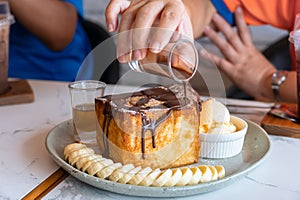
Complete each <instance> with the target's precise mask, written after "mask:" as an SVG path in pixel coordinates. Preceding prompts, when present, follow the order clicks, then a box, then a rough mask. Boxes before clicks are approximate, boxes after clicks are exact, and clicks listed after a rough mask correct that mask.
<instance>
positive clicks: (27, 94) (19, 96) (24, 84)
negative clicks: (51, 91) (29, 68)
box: [0, 80, 34, 106]
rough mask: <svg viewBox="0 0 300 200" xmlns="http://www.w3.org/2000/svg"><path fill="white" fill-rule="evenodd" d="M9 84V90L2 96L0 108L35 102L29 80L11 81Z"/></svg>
mask: <svg viewBox="0 0 300 200" xmlns="http://www.w3.org/2000/svg"><path fill="white" fill-rule="evenodd" d="M8 84H9V90H8V91H7V92H6V93H4V94H1V95H0V106H3V105H12V104H21V103H30V102H33V101H34V94H33V91H32V89H31V86H30V85H29V83H28V81H27V80H14V81H9V82H8Z"/></svg>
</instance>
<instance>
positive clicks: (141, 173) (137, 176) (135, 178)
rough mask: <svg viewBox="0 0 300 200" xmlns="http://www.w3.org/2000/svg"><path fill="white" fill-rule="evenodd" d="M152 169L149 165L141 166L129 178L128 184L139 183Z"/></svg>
mask: <svg viewBox="0 0 300 200" xmlns="http://www.w3.org/2000/svg"><path fill="white" fill-rule="evenodd" d="M150 172H152V169H151V168H150V167H146V168H143V169H142V170H140V171H139V172H138V173H136V174H135V175H134V176H133V177H132V178H131V179H130V180H129V182H128V183H129V184H131V185H139V183H140V182H141V181H142V180H143V179H144V178H145V177H146V176H147V175H148V174H149V173H150Z"/></svg>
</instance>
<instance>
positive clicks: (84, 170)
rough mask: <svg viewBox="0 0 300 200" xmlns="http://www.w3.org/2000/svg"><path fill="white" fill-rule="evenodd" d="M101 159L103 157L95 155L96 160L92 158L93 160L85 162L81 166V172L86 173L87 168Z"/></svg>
mask: <svg viewBox="0 0 300 200" xmlns="http://www.w3.org/2000/svg"><path fill="white" fill-rule="evenodd" d="M101 159H103V157H102V156H101V155H96V158H94V159H93V160H89V161H87V162H86V163H85V164H84V165H83V166H82V169H81V170H82V171H83V172H86V170H87V168H88V167H89V166H90V165H91V164H92V163H94V162H98V161H99V160H101Z"/></svg>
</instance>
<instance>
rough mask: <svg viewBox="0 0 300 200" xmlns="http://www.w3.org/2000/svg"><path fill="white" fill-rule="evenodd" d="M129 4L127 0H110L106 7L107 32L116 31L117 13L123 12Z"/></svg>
mask: <svg viewBox="0 0 300 200" xmlns="http://www.w3.org/2000/svg"><path fill="white" fill-rule="evenodd" d="M129 6H130V1H128V0H111V1H110V2H109V4H108V6H107V7H106V11H105V19H106V27H107V30H108V31H109V32H113V31H116V29H117V27H118V15H119V14H121V13H123V12H124V11H125V10H126V9H127V8H128V7H129Z"/></svg>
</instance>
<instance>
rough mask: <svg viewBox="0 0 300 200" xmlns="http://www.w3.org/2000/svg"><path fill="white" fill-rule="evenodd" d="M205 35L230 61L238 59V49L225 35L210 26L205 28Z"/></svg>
mask: <svg viewBox="0 0 300 200" xmlns="http://www.w3.org/2000/svg"><path fill="white" fill-rule="evenodd" d="M204 33H205V35H206V36H207V37H208V38H209V39H210V40H211V41H212V42H213V43H214V44H215V45H216V46H217V47H218V48H219V50H220V51H221V52H222V54H223V55H224V56H225V57H226V58H227V59H228V60H230V61H232V62H235V61H236V59H238V56H237V52H236V50H235V49H234V48H233V47H232V46H231V44H229V43H228V42H227V41H226V40H225V39H224V38H223V37H221V36H220V35H219V34H218V33H217V32H216V31H214V30H213V29H212V28H210V27H209V26H207V27H205V29H204Z"/></svg>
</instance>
